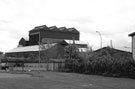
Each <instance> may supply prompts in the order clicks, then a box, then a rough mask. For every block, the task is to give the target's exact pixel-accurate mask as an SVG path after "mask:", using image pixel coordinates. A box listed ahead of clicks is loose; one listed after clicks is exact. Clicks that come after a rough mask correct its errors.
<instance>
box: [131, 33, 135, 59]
mask: <svg viewBox="0 0 135 89" xmlns="http://www.w3.org/2000/svg"><path fill="white" fill-rule="evenodd" d="M132 53H133V59H134V60H135V35H134V36H132Z"/></svg>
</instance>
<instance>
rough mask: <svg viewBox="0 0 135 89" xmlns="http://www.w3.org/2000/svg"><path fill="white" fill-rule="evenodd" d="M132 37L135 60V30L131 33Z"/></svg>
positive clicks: (134, 57)
mask: <svg viewBox="0 0 135 89" xmlns="http://www.w3.org/2000/svg"><path fill="white" fill-rule="evenodd" d="M129 36H130V37H132V56H133V59H134V60H135V32H133V33H131V34H129Z"/></svg>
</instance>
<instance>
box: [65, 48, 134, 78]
mask: <svg viewBox="0 0 135 89" xmlns="http://www.w3.org/2000/svg"><path fill="white" fill-rule="evenodd" d="M68 48H69V49H68V50H72V52H74V51H73V48H76V47H75V46H72V47H71V46H70V47H68ZM71 48H72V49H71ZM66 53H67V54H70V53H69V52H66ZM73 54H74V55H72V57H71V58H67V60H66V69H67V70H66V71H68V72H76V73H85V74H96V75H103V76H113V77H130V78H135V61H134V60H133V59H132V57H131V53H129V52H124V51H123V52H121V51H120V50H115V49H113V48H110V47H106V49H102V50H100V51H96V52H86V53H79V52H76V51H75V53H73Z"/></svg>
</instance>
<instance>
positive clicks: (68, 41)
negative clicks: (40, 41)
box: [65, 40, 87, 44]
mask: <svg viewBox="0 0 135 89" xmlns="http://www.w3.org/2000/svg"><path fill="white" fill-rule="evenodd" d="M65 41H66V42H67V43H68V44H73V40H65ZM75 44H87V43H85V42H84V41H77V40H75Z"/></svg>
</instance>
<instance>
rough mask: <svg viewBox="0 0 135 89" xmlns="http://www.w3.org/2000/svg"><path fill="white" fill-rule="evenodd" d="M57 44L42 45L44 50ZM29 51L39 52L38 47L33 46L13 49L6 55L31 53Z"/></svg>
mask: <svg viewBox="0 0 135 89" xmlns="http://www.w3.org/2000/svg"><path fill="white" fill-rule="evenodd" d="M56 44H57V43H53V44H49V47H48V44H44V47H45V48H46V49H48V48H51V47H53V46H54V45H56ZM31 51H39V45H34V46H24V47H17V48H14V49H12V50H10V51H9V52H6V53H14V52H31Z"/></svg>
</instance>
